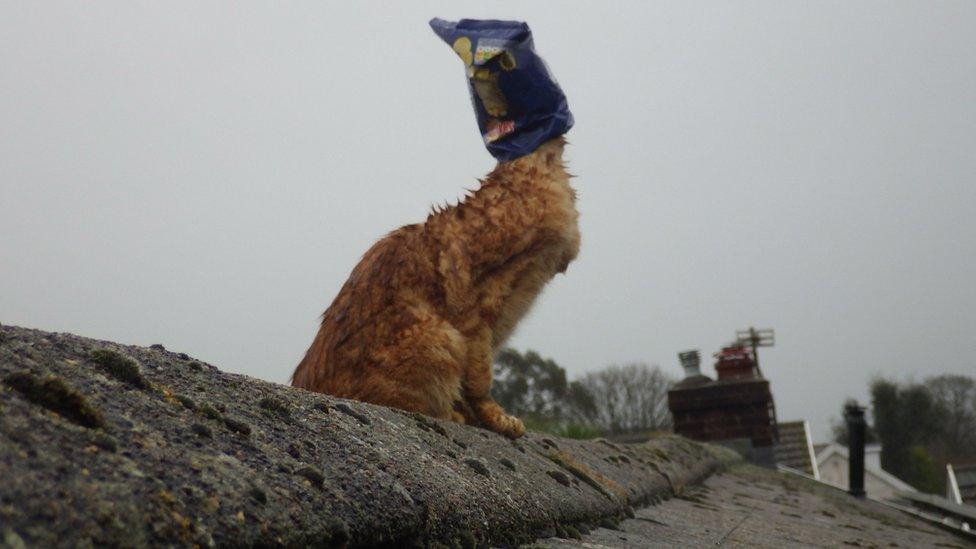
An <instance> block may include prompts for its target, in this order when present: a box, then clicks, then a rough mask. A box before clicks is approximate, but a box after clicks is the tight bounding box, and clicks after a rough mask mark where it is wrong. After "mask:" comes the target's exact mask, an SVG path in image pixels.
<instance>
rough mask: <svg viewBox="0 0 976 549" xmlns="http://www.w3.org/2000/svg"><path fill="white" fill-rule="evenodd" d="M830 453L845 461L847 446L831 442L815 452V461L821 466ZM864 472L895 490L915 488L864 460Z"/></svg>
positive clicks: (905, 490) (911, 490) (910, 490)
mask: <svg viewBox="0 0 976 549" xmlns="http://www.w3.org/2000/svg"><path fill="white" fill-rule="evenodd" d="M870 446H875V447H878V445H870ZM878 448H880V447H878ZM832 455H838V456H840V457H842V458H844V461H847V459H848V453H847V447H846V446H842V445H840V444H837V443H836V442H831V443H829V444H827V445H826V446H824V447H823V449H821V450H820V451H819V452H818V453H817V463H818V464H819V465H821V466H822V465H823V464H824V462H825V461H827V459H829V458H830V456H832ZM864 472H865V473H867V474H870V475H873V476H874V477H875V478H877V479H878V480H880V481H882V482H884V483H885V484H887V485H889V486H891V487H892V488H894V489H895V490H898V491H902V492H915V491H916V490H915V488H913V487H912V486H911V485H910V484H908V483H906V482H905V481H903V480H901V479H900V478H898V477H896V476H895V475H892V474H891V473H889V472H888V471H885V470H884V469H881V468H879V467H872V466H871V465H870V464H868V463H867V462H865V464H864ZM844 488H846V487H844Z"/></svg>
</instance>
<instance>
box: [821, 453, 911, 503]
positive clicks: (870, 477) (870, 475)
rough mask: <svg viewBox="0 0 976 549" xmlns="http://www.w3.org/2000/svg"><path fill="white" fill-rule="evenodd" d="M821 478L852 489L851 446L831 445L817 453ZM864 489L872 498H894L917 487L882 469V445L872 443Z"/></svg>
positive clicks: (865, 458) (867, 456)
mask: <svg viewBox="0 0 976 549" xmlns="http://www.w3.org/2000/svg"><path fill="white" fill-rule="evenodd" d="M817 465H818V467H819V468H820V480H821V481H823V482H826V483H828V484H833V485H834V486H837V487H838V488H843V489H844V490H846V489H847V488H848V463H847V448H845V447H843V446H841V445H839V444H830V445H828V446H827V447H826V448H824V449H823V450H821V451H820V452H819V453H818V454H817ZM864 491H865V492H867V495H868V497H871V498H876V499H892V498H894V497H895V496H896V494H897V492H912V491H915V489H914V488H912V487H911V486H909V485H908V484H906V483H905V482H903V481H901V480H900V479H898V478H897V477H895V476H894V475H892V474H891V473H888V472H887V471H885V470H883V469H882V468H881V446H880V445H877V444H871V445H868V446H867V447H866V448H865V449H864Z"/></svg>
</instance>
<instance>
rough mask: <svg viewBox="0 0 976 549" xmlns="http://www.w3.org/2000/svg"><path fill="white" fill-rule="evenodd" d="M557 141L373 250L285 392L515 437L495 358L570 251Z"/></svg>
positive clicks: (572, 221) (574, 243)
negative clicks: (494, 387)
mask: <svg viewBox="0 0 976 549" xmlns="http://www.w3.org/2000/svg"><path fill="white" fill-rule="evenodd" d="M564 144H565V141H564V139H563V138H562V137H559V138H556V139H552V140H550V141H548V142H546V143H544V144H543V145H542V146H540V147H539V148H538V149H537V150H536V151H535V152H533V153H531V154H529V155H527V156H523V157H521V158H518V159H516V160H513V161H511V162H502V163H499V164H498V165H497V166H496V167H495V169H494V170H493V171H492V172H491V173H490V174H488V177H487V178H486V179H485V180H484V181H482V183H481V187H480V188H479V189H478V190H477V191H475V192H474V193H472V194H469V195H468V196H467V197H466V198H465V200H464V201H463V202H461V203H460V204H458V205H457V206H452V207H449V208H447V209H445V210H443V211H440V212H435V213H432V214H431V215H430V216H429V217H428V218H427V221H426V222H425V223H423V224H415V225H407V226H405V227H402V228H400V229H397V230H396V231H393V232H392V233H390V234H389V235H388V236H386V237H385V238H383V239H382V240H380V241H379V242H377V243H376V244H374V245H373V247H372V248H370V249H369V251H367V252H366V254H365V255H364V256H363V258H362V260H360V262H359V264H358V265H357V266H356V268H355V269H353V271H352V274H351V275H350V277H349V280H348V281H346V283H345V285H344V286H343V287H342V289H341V290H340V291H339V295H338V296H336V298H335V300H334V301H333V302H332V305H331V306H329V308H328V309H327V310H326V311H325V313H324V314H323V315H322V325H321V328H320V329H319V332H318V335H317V336H316V337H315V340H314V341H313V342H312V345H311V347H309V349H308V352H307V353H306V354H305V358H304V359H303V360H302V362H301V363H300V364H299V365H298V367H297V368H296V369H295V373H294V374H293V375H292V385H293V386H295V387H301V388H304V389H308V390H311V391H316V392H320V393H328V394H331V395H335V396H339V397H344V398H350V399H355V400H361V401H365V402H372V403H374V404H381V405H384V406H390V407H394V408H400V409H402V410H407V411H413V412H420V413H423V414H426V415H429V416H432V417H436V418H442V419H453V420H454V421H457V422H460V423H471V424H479V423H480V424H481V425H482V426H484V427H487V428H488V429H491V430H492V431H495V432H497V433H500V434H502V435H505V436H507V437H510V438H518V437H520V436H522V435H523V434H524V433H525V427H524V426H523V425H522V421H521V420H519V419H518V418H516V417H513V416H510V415H508V414H506V413H505V411H504V410H503V409H502V408H501V406H499V405H498V403H497V402H495V400H494V399H493V398H492V397H491V393H490V389H491V380H492V363H493V358H494V355H495V352H496V351H497V350H498V348H499V346H501V345H502V344H503V343H504V342H505V340H506V339H507V338H508V337H509V336H510V335H511V334H512V331H513V329H514V328H515V325H516V324H517V323H518V321H519V320H520V319H521V318H522V316H523V315H525V313H526V312H528V310H529V308H530V307H531V305H532V302H533V301H534V300H535V298H536V296H537V295H539V293H540V292H541V290H542V288H543V286H545V284H546V283H547V282H548V281H549V280H550V279H551V278H552V277H553V276H555V275H556V273H561V272H565V270H566V267H567V266H568V265H569V263H570V262H571V261H572V260H573V259H574V258H575V257H576V255H577V253H578V252H579V244H580V234H579V229H578V225H577V218H578V217H579V214H578V212H577V211H576V207H575V202H576V193H575V191H574V190H573V189H572V188H571V187H570V186H569V178H570V175H569V174H567V173H566V171H565V169H564V165H563V160H562V152H563V146H564Z"/></svg>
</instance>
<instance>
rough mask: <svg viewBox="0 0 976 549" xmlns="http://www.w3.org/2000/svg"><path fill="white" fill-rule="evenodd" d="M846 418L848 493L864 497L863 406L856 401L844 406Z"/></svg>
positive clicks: (864, 427)
mask: <svg viewBox="0 0 976 549" xmlns="http://www.w3.org/2000/svg"><path fill="white" fill-rule="evenodd" d="M844 419H845V420H847V452H848V458H847V465H848V474H847V478H848V479H849V481H848V489H847V491H848V493H850V494H851V495H852V496H854V497H858V498H863V497H864V434H865V429H866V424H865V422H864V408H863V407H862V406H858V405H857V404H856V403H853V402H852V403H850V404H848V405H847V406H845V407H844Z"/></svg>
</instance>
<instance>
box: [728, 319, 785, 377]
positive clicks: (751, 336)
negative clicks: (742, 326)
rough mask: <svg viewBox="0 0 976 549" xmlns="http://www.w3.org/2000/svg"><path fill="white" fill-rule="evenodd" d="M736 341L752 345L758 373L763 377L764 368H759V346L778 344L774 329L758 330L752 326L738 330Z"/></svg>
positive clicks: (753, 358) (740, 343) (753, 359)
mask: <svg viewBox="0 0 976 549" xmlns="http://www.w3.org/2000/svg"><path fill="white" fill-rule="evenodd" d="M735 342H736V343H738V344H739V345H749V346H750V347H752V361H753V362H755V363H756V373H757V374H759V376H760V377H762V370H760V369H759V347H772V346H774V345H776V334H775V333H773V329H772V328H766V329H763V330H757V329H755V328H752V327H750V328H749V329H748V330H736V332H735Z"/></svg>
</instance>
